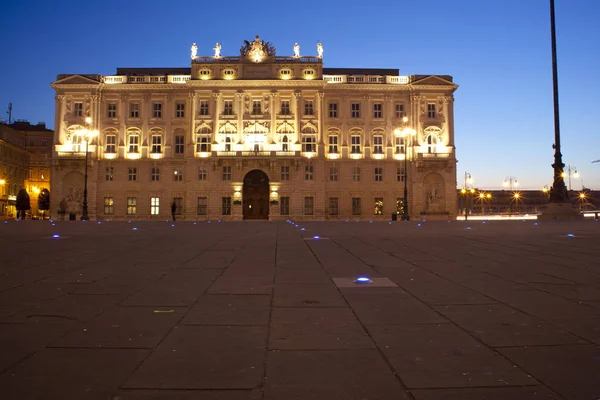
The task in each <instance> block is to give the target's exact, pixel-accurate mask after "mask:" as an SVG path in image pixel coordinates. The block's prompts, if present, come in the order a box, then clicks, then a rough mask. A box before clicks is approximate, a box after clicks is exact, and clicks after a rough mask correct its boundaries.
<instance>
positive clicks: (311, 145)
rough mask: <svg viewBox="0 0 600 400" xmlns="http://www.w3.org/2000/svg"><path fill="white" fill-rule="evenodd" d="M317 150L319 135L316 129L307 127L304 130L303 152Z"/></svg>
mask: <svg viewBox="0 0 600 400" xmlns="http://www.w3.org/2000/svg"><path fill="white" fill-rule="evenodd" d="M316 151H317V136H316V132H315V130H314V129H312V128H310V127H307V128H304V129H303V130H302V152H303V153H315V152H316Z"/></svg>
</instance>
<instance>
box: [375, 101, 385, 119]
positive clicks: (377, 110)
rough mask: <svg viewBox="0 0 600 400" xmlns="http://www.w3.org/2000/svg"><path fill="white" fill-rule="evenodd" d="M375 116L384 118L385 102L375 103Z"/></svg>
mask: <svg viewBox="0 0 600 400" xmlns="http://www.w3.org/2000/svg"><path fill="white" fill-rule="evenodd" d="M373 118H383V104H382V103H375V104H373Z"/></svg>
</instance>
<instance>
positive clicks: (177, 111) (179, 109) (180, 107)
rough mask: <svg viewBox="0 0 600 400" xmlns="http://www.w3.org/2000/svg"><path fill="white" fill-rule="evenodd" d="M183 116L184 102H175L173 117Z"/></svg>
mask: <svg viewBox="0 0 600 400" xmlns="http://www.w3.org/2000/svg"><path fill="white" fill-rule="evenodd" d="M184 117H185V103H176V104H175V118H184Z"/></svg>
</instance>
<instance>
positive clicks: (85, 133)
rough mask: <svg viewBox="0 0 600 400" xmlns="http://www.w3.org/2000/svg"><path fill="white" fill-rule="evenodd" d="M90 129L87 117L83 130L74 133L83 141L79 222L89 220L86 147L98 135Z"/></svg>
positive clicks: (89, 121) (90, 121)
mask: <svg viewBox="0 0 600 400" xmlns="http://www.w3.org/2000/svg"><path fill="white" fill-rule="evenodd" d="M91 127H92V119H91V118H90V117H87V118H86V119H85V128H84V129H80V130H78V131H77V132H76V134H78V135H81V136H82V137H83V139H84V140H85V175H84V178H83V207H82V210H81V220H82V221H87V220H89V219H90V217H89V216H88V202H87V179H88V145H89V142H90V140H92V139H93V138H94V136H97V135H98V131H97V130H94V129H90V128H91Z"/></svg>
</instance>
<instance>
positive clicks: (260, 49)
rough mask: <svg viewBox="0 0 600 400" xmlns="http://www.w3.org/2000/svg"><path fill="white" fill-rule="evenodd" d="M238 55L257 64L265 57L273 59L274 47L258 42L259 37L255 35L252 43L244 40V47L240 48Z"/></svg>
mask: <svg viewBox="0 0 600 400" xmlns="http://www.w3.org/2000/svg"><path fill="white" fill-rule="evenodd" d="M240 55H241V56H242V57H248V58H250V59H251V60H253V61H255V62H259V61H261V60H262V59H263V58H265V57H274V56H275V46H273V44H272V43H271V42H265V41H264V40H260V37H259V36H258V35H256V37H255V39H254V41H253V42H249V41H247V40H244V45H243V46H242V47H241V48H240Z"/></svg>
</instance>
